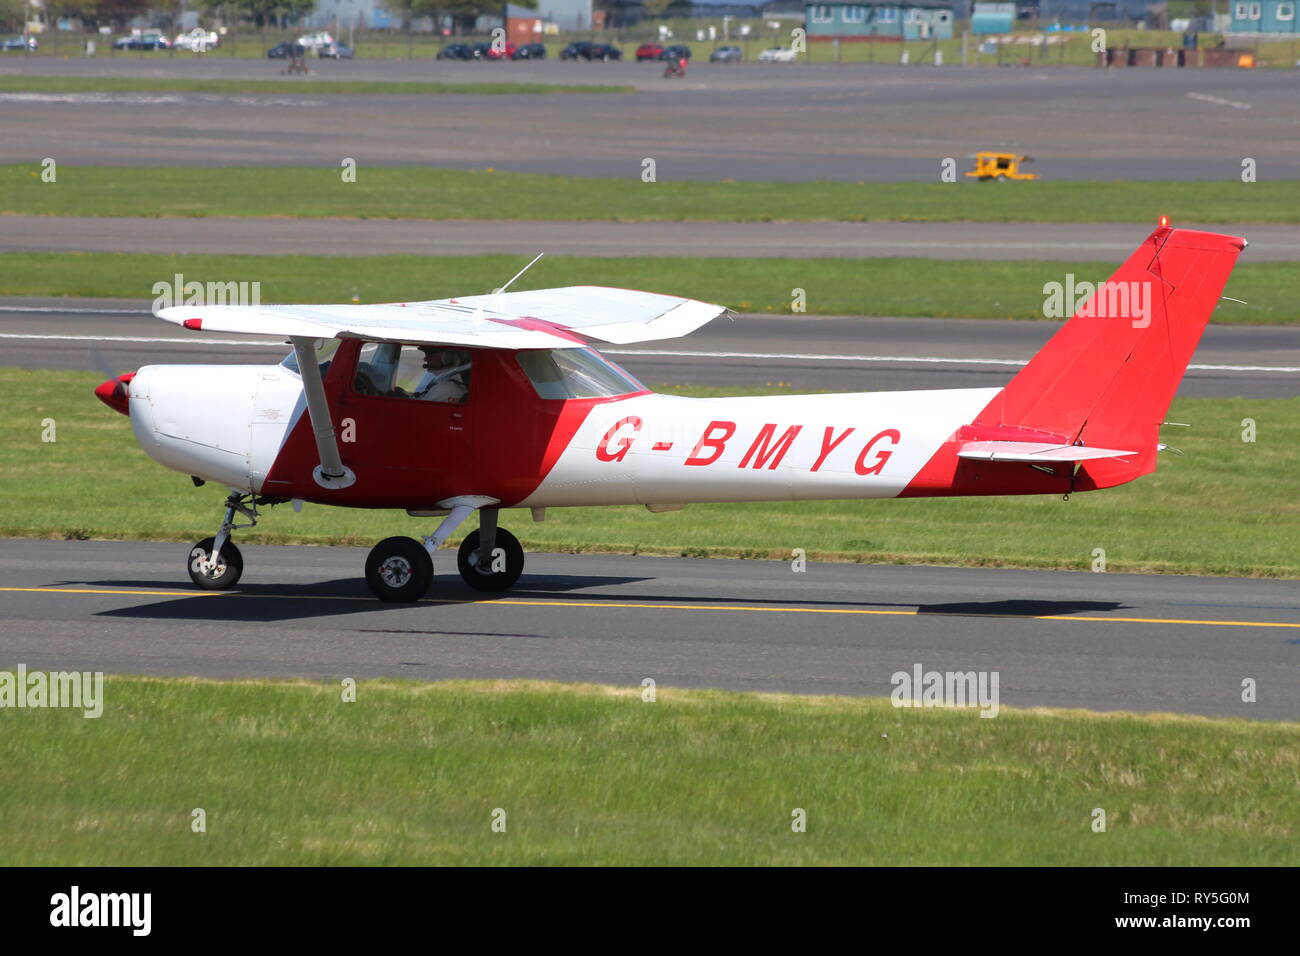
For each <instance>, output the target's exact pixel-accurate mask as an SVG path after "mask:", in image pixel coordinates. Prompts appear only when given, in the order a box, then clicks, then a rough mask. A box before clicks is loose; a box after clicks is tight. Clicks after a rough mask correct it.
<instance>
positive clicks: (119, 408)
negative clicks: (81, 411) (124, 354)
mask: <svg viewBox="0 0 1300 956" xmlns="http://www.w3.org/2000/svg"><path fill="white" fill-rule="evenodd" d="M133 378H135V372H127V373H126V374H125V375H119V376H118V377H117V378H110V379H109V380H108V381H107V382H104V383H103V384H102V385H99V386H97V387H96V388H95V397H96V398H98V399H99V400H100V401H101V402H103V403H104V404H105V405H107V406H108V407H109V408H111V409H113V411H115V412H121V413H122V414H123V415H129V414H130V404H129V403H130V399H131V379H133Z"/></svg>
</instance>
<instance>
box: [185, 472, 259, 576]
mask: <svg viewBox="0 0 1300 956" xmlns="http://www.w3.org/2000/svg"><path fill="white" fill-rule="evenodd" d="M245 502H248V504H245ZM250 505H251V507H250ZM236 512H238V513H239V514H242V515H244V516H245V517H247V518H248V519H249V521H248V524H235V514H236ZM255 524H257V501H256V500H255V499H254V498H253V496H252V495H244V494H240V493H239V492H237V491H235V492H231V494H230V497H228V498H227V499H226V518H225V520H224V521H222V522H221V529H220V530H219V531H217V536H216V537H215V538H204V539H203V540H202V541H199V542H198V543H197V544H195V545H194V547H192V548H190V556H189V563H188V565H187V570H188V571H189V573H190V580H191V581H193V582H194V584H195V585H196V586H197V587H200V588H202V589H203V590H205V591H224V590H225V589H226V588H233V587H234V586H235V584H236V583H237V582H238V581H239V576H240V575H241V574H243V573H244V556H243V555H242V554H240V553H239V549H238V548H237V547H235V544H234V542H233V541H231V540H230V532H232V531H234V530H235V529H236V528H251V527H253V525H255Z"/></svg>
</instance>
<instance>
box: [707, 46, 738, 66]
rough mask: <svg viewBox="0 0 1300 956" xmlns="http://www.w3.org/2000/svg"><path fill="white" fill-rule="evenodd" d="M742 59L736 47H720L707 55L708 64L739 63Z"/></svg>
mask: <svg viewBox="0 0 1300 956" xmlns="http://www.w3.org/2000/svg"><path fill="white" fill-rule="evenodd" d="M744 58H745V54H744V53H742V52H741V50H740V47H738V46H720V47H718V48H717V49H716V50H714V51H713V52H712V53H710V54H709V62H710V63H739V62H740V61H741V60H743V59H744Z"/></svg>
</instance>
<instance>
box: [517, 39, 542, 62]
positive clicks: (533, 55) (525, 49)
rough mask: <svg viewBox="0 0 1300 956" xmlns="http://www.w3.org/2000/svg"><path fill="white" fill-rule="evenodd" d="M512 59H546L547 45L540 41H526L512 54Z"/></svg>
mask: <svg viewBox="0 0 1300 956" xmlns="http://www.w3.org/2000/svg"><path fill="white" fill-rule="evenodd" d="M510 59H512V60H545V59H546V47H544V46H542V44H540V43H525V44H524V45H523V46H521V47H520V48H519V49H517V50H515V52H514V53H513V54H511V56H510Z"/></svg>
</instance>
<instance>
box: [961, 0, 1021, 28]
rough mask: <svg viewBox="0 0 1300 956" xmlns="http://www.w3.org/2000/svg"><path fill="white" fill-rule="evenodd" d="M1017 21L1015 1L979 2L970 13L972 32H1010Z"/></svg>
mask: <svg viewBox="0 0 1300 956" xmlns="http://www.w3.org/2000/svg"><path fill="white" fill-rule="evenodd" d="M1015 22H1016V5H1015V4H1014V3H977V4H975V7H974V10H973V11H972V12H971V15H970V32H971V33H975V34H983V33H1010V32H1011V28H1012V27H1013V26H1014V25H1015Z"/></svg>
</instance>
